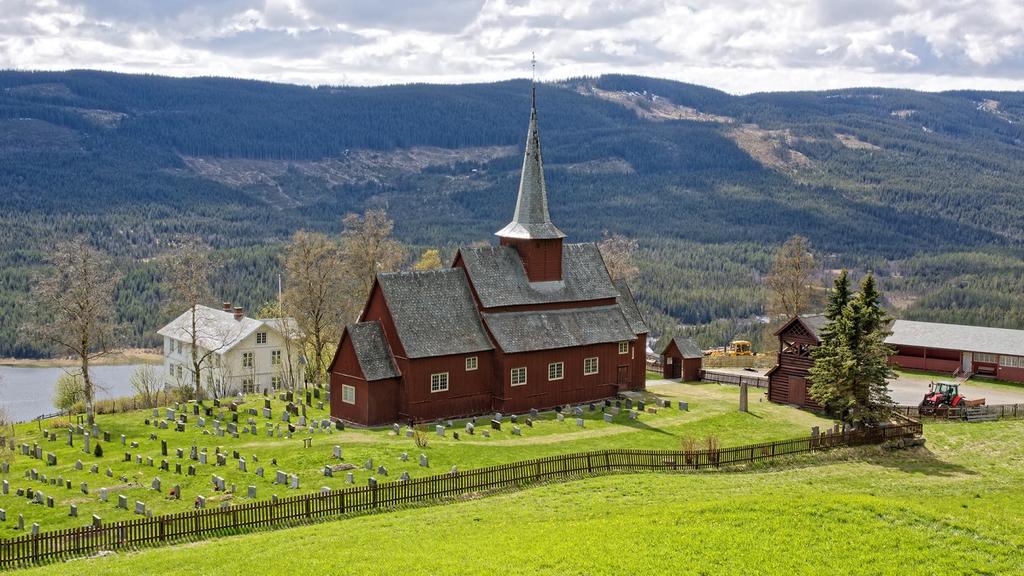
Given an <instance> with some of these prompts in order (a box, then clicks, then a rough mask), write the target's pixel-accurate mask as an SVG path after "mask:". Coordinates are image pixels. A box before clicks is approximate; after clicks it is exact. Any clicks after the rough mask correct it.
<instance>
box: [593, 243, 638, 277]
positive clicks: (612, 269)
mask: <svg viewBox="0 0 1024 576" xmlns="http://www.w3.org/2000/svg"><path fill="white" fill-rule="evenodd" d="M597 247H598V248H599V249H600V250H601V257H602V258H603V259H604V265H605V266H606V267H607V268H608V274H609V275H610V276H611V277H612V280H625V281H626V282H632V281H633V280H636V277H637V276H639V275H640V269H639V268H637V267H636V264H635V259H636V251H637V248H638V247H639V243H638V242H637V241H636V240H634V239H632V238H627V237H626V236H623V235H622V234H612V235H611V236H609V235H608V233H607V232H605V234H604V239H603V240H601V241H600V242H598V244H597Z"/></svg>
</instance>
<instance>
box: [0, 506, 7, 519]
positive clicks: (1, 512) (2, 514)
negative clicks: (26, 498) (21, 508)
mask: <svg viewBox="0 0 1024 576" xmlns="http://www.w3.org/2000/svg"><path fill="white" fill-rule="evenodd" d="M0 522H7V510H4V509H3V508H0Z"/></svg>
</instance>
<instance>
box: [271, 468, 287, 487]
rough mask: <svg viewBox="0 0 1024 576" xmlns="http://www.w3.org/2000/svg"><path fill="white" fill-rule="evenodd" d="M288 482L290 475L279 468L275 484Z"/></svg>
mask: <svg viewBox="0 0 1024 576" xmlns="http://www.w3.org/2000/svg"><path fill="white" fill-rule="evenodd" d="M287 483H288V475H287V474H285V473H284V472H282V471H280V470H278V471H277V477H276V478H275V479H274V484H287Z"/></svg>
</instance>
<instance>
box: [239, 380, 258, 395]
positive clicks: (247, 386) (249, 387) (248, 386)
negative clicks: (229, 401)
mask: <svg viewBox="0 0 1024 576" xmlns="http://www.w3.org/2000/svg"><path fill="white" fill-rule="evenodd" d="M255 391H256V386H254V385H253V383H252V378H242V392H243V393H245V394H252V393H253V392H255Z"/></svg>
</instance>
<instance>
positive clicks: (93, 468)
mask: <svg viewBox="0 0 1024 576" xmlns="http://www.w3.org/2000/svg"><path fill="white" fill-rule="evenodd" d="M89 472H92V473H93V474H99V473H100V465H99V464H93V465H92V466H90V467H89Z"/></svg>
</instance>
